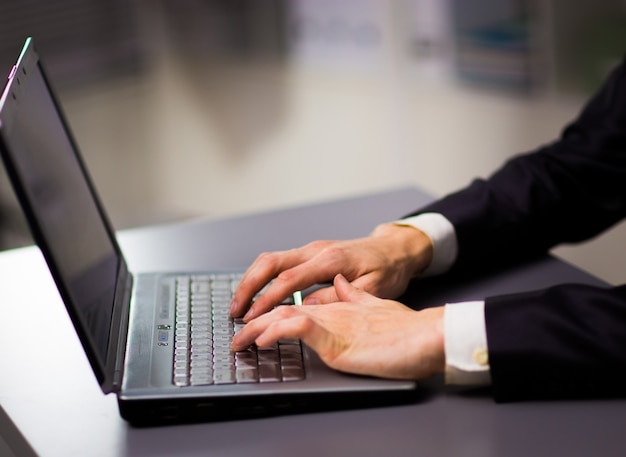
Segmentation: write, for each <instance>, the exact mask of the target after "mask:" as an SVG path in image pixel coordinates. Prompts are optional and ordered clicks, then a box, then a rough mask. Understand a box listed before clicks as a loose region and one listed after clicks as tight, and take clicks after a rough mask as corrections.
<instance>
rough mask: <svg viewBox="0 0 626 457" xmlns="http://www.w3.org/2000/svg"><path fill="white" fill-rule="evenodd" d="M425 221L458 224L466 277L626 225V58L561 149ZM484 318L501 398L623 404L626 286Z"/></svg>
mask: <svg viewBox="0 0 626 457" xmlns="http://www.w3.org/2000/svg"><path fill="white" fill-rule="evenodd" d="M426 211H433V212H439V213H441V214H443V215H444V216H446V217H447V218H448V219H449V220H450V221H451V222H452V224H453V225H454V227H455V229H456V233H457V238H458V245H459V255H458V260H457V262H456V263H455V265H454V267H453V269H455V270H458V271H463V269H466V268H468V267H471V268H475V267H476V266H480V265H484V264H490V265H495V264H497V263H498V262H502V261H505V260H506V261H510V260H511V259H522V258H524V257H527V256H530V255H539V254H541V253H545V252H547V250H548V249H549V248H551V247H553V246H554V245H556V244H558V243H561V242H576V241H581V240H585V239H588V238H590V237H592V236H594V235H596V234H598V233H600V232H601V231H602V230H604V229H606V228H608V227H609V226H611V225H613V224H614V223H615V222H617V221H619V220H621V219H622V218H624V217H625V216H626V59H625V60H624V61H623V62H622V64H621V65H620V66H619V67H618V68H616V69H615V70H614V71H613V72H612V73H611V75H610V77H609V78H608V80H607V81H606V82H605V84H604V85H603V86H602V88H601V89H600V91H599V92H598V93H597V94H596V95H595V96H594V97H593V98H592V99H591V100H590V101H589V103H588V104H587V105H586V107H585V108H584V110H583V111H582V113H581V114H580V115H579V117H578V118H577V119H576V120H574V121H573V122H572V123H571V124H570V125H568V126H567V127H566V128H565V129H564V131H563V133H562V135H561V137H560V138H559V139H558V140H557V141H555V142H554V143H552V144H549V145H546V146H544V147H541V148H540V149H538V150H537V151H534V152H532V153H527V154H523V155H519V156H517V157H514V158H513V159H511V160H509V161H508V162H507V163H506V164H505V165H504V166H503V167H502V168H501V169H499V170H498V171H497V172H496V173H495V174H493V175H492V176H491V177H490V178H489V179H486V180H482V179H478V180H475V181H474V182H473V183H472V184H471V185H470V186H468V187H467V188H465V189H463V190H461V191H459V192H457V193H454V194H452V195H449V196H447V197H445V198H443V199H441V200H439V201H436V202H434V203H433V204H431V205H429V206H428V207H427V208H423V209H421V210H420V211H419V212H426ZM617 249H618V251H619V252H617V253H616V255H626V246H624V247H623V249H622V250H619V247H618V248H617ZM624 276H625V278H626V272H624ZM485 319H486V325H487V339H488V344H489V360H490V365H491V372H492V381H493V391H494V395H495V398H496V400H498V401H511V400H522V399H530V398H561V397H581V396H582V397H596V396H626V285H624V286H621V287H614V288H606V289H602V288H595V287H589V286H582V285H563V286H558V287H554V288H551V289H549V290H543V291H537V292H531V293H525V294H514V295H509V296H500V297H491V298H487V299H486V302H485Z"/></svg>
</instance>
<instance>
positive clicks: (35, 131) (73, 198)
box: [0, 42, 120, 367]
mask: <svg viewBox="0 0 626 457" xmlns="http://www.w3.org/2000/svg"><path fill="white" fill-rule="evenodd" d="M28 46H29V42H27V44H26V46H25V51H24V52H23V53H22V56H21V57H20V61H19V62H18V65H16V68H15V69H14V70H13V73H12V77H11V78H9V83H8V84H7V88H6V90H5V92H4V94H3V96H2V99H0V130H1V134H2V135H1V139H2V144H1V146H2V149H3V151H2V153H3V155H4V156H5V159H6V162H7V168H8V171H9V174H10V175H11V177H12V179H13V181H14V185H15V188H16V193H17V194H18V197H19V198H20V200H21V202H22V205H23V206H24V207H25V208H24V209H25V210H26V212H27V216H28V219H29V223H30V225H31V229H32V230H33V235H34V237H35V238H36V240H37V242H38V244H39V245H40V247H41V248H42V251H43V252H44V255H45V257H46V260H47V262H48V264H49V266H50V269H51V271H52V273H53V275H54V276H55V280H56V281H57V285H58V286H59V289H60V291H61V293H62V295H64V297H63V298H64V300H65V302H66V305H67V306H68V311H69V312H70V315H71V317H72V319H73V320H74V321H76V320H78V322H75V323H76V324H78V325H77V327H79V336H80V337H81V339H82V340H83V344H86V345H87V346H89V348H90V349H91V351H90V352H92V354H90V355H91V356H94V355H95V357H96V358H97V359H98V363H99V364H100V367H103V366H104V364H105V363H106V354H107V348H108V344H109V341H108V339H109V332H110V327H111V317H112V310H113V301H114V293H115V282H116V274H117V268H118V264H119V260H120V257H119V253H118V249H117V247H116V245H115V241H114V240H113V239H112V237H111V234H110V232H109V229H108V228H107V225H106V222H104V221H103V217H102V214H101V208H100V206H99V204H98V202H97V198H96V196H95V194H94V192H93V190H92V188H91V186H90V184H89V182H88V178H86V175H85V172H84V167H83V166H82V164H81V162H80V158H79V156H78V154H77V151H76V150H75V147H74V143H73V141H72V139H71V137H70V135H69V133H68V132H67V130H66V126H65V123H64V122H63V118H62V115H61V113H60V111H59V108H58V107H57V104H56V103H55V100H54V98H53V96H52V95H51V92H50V90H49V87H48V84H47V80H46V78H45V77H44V75H43V71H42V69H41V64H40V63H39V60H38V59H37V57H36V54H35V53H34V51H30V50H29V49H28ZM68 300H69V302H70V303H71V305H70V304H68V303H67V302H68ZM80 333H82V334H80ZM85 339H86V340H87V341H85ZM93 362H94V361H93V360H92V363H93Z"/></svg>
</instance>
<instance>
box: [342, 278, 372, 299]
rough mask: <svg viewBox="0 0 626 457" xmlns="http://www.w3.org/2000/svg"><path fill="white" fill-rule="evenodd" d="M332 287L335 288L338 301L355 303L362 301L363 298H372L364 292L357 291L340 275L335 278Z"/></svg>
mask: <svg viewBox="0 0 626 457" xmlns="http://www.w3.org/2000/svg"><path fill="white" fill-rule="evenodd" d="M333 285H334V287H335V292H336V293H337V299H338V301H343V302H355V301H359V300H363V298H369V297H372V295H371V294H369V293H367V292H365V291H364V290H361V289H357V288H356V287H355V286H353V285H352V284H350V282H349V281H348V280H347V279H346V278H345V277H344V276H343V275H341V274H338V275H337V276H335V280H334V281H333Z"/></svg>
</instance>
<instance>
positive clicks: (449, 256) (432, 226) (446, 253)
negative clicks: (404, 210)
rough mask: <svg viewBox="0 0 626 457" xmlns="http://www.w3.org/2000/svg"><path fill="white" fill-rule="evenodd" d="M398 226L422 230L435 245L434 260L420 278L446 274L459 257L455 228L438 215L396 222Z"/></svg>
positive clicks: (428, 214)
mask: <svg viewBox="0 0 626 457" xmlns="http://www.w3.org/2000/svg"><path fill="white" fill-rule="evenodd" d="M394 224H397V225H405V226H406V225H408V226H411V227H415V228H416V229H418V230H421V231H422V232H424V233H425V234H426V236H428V238H430V240H431V241H432V243H433V258H432V260H431V262H430V265H428V267H427V268H426V269H425V270H424V271H423V272H422V274H421V275H420V276H435V275H438V274H441V273H445V272H446V271H448V270H449V269H450V267H451V266H452V264H454V262H455V260H456V256H457V241H456V232H455V230H454V226H453V225H452V224H451V223H450V221H449V220H448V219H446V218H445V217H444V216H442V215H441V214H438V213H424V214H419V215H417V216H412V217H407V218H406V219H400V220H397V221H394Z"/></svg>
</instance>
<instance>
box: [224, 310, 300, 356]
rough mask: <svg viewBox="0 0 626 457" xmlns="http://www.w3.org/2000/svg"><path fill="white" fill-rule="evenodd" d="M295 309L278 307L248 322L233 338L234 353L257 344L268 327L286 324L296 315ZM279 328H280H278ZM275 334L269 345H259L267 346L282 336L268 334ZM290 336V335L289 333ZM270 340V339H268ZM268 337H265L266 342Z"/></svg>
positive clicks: (263, 343)
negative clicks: (274, 338)
mask: <svg viewBox="0 0 626 457" xmlns="http://www.w3.org/2000/svg"><path fill="white" fill-rule="evenodd" d="M296 312H297V310H296V308H294V307H292V306H279V307H278V308H276V309H274V310H273V311H271V312H269V313H267V314H263V315H261V316H259V317H258V318H256V319H253V320H252V321H250V322H248V323H247V324H246V325H245V326H244V327H243V328H242V329H241V330H239V331H238V332H237V334H236V335H234V336H233V339H232V344H231V347H232V349H233V350H234V351H240V350H243V349H246V348H247V347H249V346H250V345H251V344H252V343H254V342H257V341H258V338H259V337H260V335H263V334H265V333H266V332H267V331H268V329H269V328H270V327H272V326H273V325H275V324H276V323H277V322H288V321H290V320H291V319H292V318H293V316H294V315H295V314H296ZM279 328H280V327H279ZM272 334H277V335H278V336H277V337H276V340H274V341H270V342H269V343H265V342H262V343H261V344H260V345H269V344H272V343H273V342H275V341H277V340H278V339H280V338H281V337H282V336H281V335H280V333H276V330H274V333H272V332H270V333H269V335H272ZM290 334H291V333H290ZM285 337H286V338H291V337H290V336H285ZM270 339H271V337H270ZM267 340H268V337H267V336H266V337H265V340H263V341H267Z"/></svg>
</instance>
